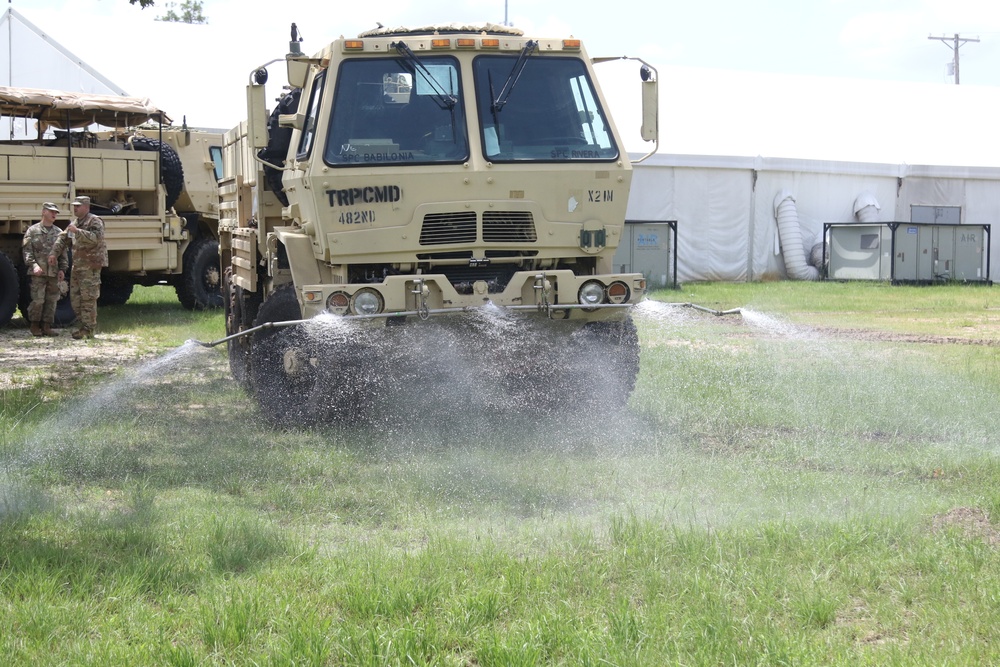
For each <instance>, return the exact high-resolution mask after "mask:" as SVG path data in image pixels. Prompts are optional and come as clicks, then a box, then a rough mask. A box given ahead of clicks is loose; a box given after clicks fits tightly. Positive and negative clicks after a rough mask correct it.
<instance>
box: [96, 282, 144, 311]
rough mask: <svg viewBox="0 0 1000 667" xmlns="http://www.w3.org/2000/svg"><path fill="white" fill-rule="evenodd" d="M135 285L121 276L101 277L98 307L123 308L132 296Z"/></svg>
mask: <svg viewBox="0 0 1000 667" xmlns="http://www.w3.org/2000/svg"><path fill="white" fill-rule="evenodd" d="M134 287H135V285H134V284H133V283H132V281H131V280H129V279H128V278H123V277H121V276H107V275H106V276H102V277H101V296H100V298H99V299H97V305H98V306H123V305H125V304H126V303H128V300H129V298H130V297H131V296H132V290H133V288H134Z"/></svg>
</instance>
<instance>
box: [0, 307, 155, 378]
mask: <svg viewBox="0 0 1000 667" xmlns="http://www.w3.org/2000/svg"><path fill="white" fill-rule="evenodd" d="M58 331H59V335H58V336H57V337H54V338H52V337H48V336H43V337H41V338H36V337H34V336H32V335H31V332H30V331H29V330H28V327H27V324H25V323H23V322H22V321H20V320H15V321H13V322H11V323H10V324H8V325H7V326H5V327H0V391H4V390H9V389H21V388H24V387H30V386H32V385H34V384H36V383H38V382H43V383H46V384H55V385H58V386H65V385H67V384H71V383H72V382H74V381H76V380H78V379H79V378H81V377H84V376H88V375H99V374H107V373H113V372H115V371H116V370H118V369H119V368H122V367H124V366H129V365H132V364H134V363H135V362H136V361H137V360H139V359H142V358H145V357H148V356H152V353H149V352H143V351H142V350H143V347H144V346H142V345H141V341H140V340H139V339H138V338H137V337H135V336H127V335H123V334H113V333H100V332H98V334H97V336H96V337H95V338H93V339H91V340H74V339H73V338H72V336H71V335H70V334H71V333H72V330H71V329H59V330H58Z"/></svg>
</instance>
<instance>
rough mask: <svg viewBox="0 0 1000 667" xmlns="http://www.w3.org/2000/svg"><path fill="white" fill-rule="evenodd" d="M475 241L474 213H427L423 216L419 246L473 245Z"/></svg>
mask: <svg viewBox="0 0 1000 667" xmlns="http://www.w3.org/2000/svg"><path fill="white" fill-rule="evenodd" d="M475 241H476V214H475V212H474V211H469V212H462V213H429V214H428V215H425V216H424V224H423V226H422V227H421V228H420V245H444V244H450V243H475Z"/></svg>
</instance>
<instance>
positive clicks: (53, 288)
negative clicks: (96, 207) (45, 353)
mask: <svg viewBox="0 0 1000 667" xmlns="http://www.w3.org/2000/svg"><path fill="white" fill-rule="evenodd" d="M58 213H59V207H58V206H56V205H55V204H53V203H52V202H45V203H44V204H42V219H41V221H40V222H36V223H35V224H33V225H32V226H30V227H28V230H27V231H26V232H24V241H23V242H22V243H21V250H22V252H23V254H24V265H25V266H26V267H27V270H28V276H30V284H31V304H30V305H29V306H28V321H29V322H31V333H32V335H34V336H58V335H59V334H57V333H56V332H55V331H53V330H52V323H53V322H54V321H55V317H56V303H57V302H58V301H59V283H60V282H61V281H62V280H63V277H64V275H65V271H66V266H67V259H66V253H65V252H59V253H56V254H55V257H56V263H55V264H49V261H48V258H49V255H51V254H53V246H55V244H56V240H57V239H58V238H59V234H60V229H59V228H58V227H56V226H55V221H56V215H57V214H58Z"/></svg>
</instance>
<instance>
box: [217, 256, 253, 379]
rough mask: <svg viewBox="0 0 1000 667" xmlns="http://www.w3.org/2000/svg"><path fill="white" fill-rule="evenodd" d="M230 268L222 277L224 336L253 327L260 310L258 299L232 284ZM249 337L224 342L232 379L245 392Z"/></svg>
mask: <svg viewBox="0 0 1000 667" xmlns="http://www.w3.org/2000/svg"><path fill="white" fill-rule="evenodd" d="M232 270H233V269H232V267H227V268H226V270H225V272H224V273H223V275H222V289H223V293H224V294H226V295H227V298H226V300H225V314H226V335H227V336H232V335H233V334H236V333H239V332H241V331H245V330H246V329H249V328H250V327H251V326H253V320H254V317H255V316H256V315H257V310H258V309H259V308H260V297H259V296H258V295H257V294H255V293H253V292H247V291H246V290H244V289H243V288H242V287H240V286H239V285H234V284H233V282H232ZM249 338H250V337H249V336H243V337H242V338H236V339H234V340H230V341H227V342H226V348H227V351H228V353H229V370H230V372H232V374H233V379H235V380H236V382H237V383H238V384H239V385H240V386H241V387H243V388H244V389H246V390H250V389H251V386H250V374H249V372H248V367H249V365H250V361H249V358H250V340H249Z"/></svg>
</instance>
